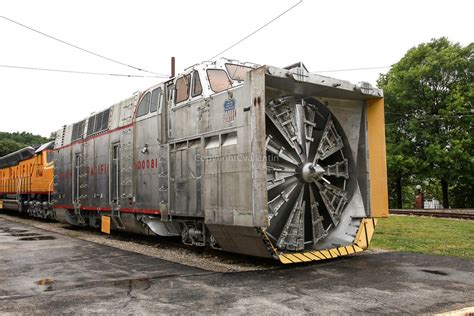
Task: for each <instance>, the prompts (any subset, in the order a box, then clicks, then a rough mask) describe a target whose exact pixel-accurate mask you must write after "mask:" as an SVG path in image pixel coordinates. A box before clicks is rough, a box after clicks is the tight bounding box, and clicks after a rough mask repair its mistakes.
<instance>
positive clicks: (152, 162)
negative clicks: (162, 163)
mask: <svg viewBox="0 0 474 316" xmlns="http://www.w3.org/2000/svg"><path fill="white" fill-rule="evenodd" d="M155 168H158V158H155V159H146V160H145V159H144V160H138V161H135V162H134V163H133V169H135V170H144V169H155Z"/></svg>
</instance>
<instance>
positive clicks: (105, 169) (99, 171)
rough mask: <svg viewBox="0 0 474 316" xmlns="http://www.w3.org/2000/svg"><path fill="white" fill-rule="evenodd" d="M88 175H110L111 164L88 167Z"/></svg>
mask: <svg viewBox="0 0 474 316" xmlns="http://www.w3.org/2000/svg"><path fill="white" fill-rule="evenodd" d="M86 171H87V174H88V175H89V176H91V177H96V176H100V175H103V174H108V173H109V164H99V165H97V166H86Z"/></svg>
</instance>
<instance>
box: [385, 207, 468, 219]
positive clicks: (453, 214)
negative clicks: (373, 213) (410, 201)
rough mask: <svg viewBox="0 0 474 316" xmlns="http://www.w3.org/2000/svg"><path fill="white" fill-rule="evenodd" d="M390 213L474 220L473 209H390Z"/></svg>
mask: <svg viewBox="0 0 474 316" xmlns="http://www.w3.org/2000/svg"><path fill="white" fill-rule="evenodd" d="M390 214H397V215H416V216H430V217H444V218H461V219H471V220H474V210H473V209H454V210H422V209H391V210H390Z"/></svg>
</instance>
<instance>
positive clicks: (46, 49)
mask: <svg viewBox="0 0 474 316" xmlns="http://www.w3.org/2000/svg"><path fill="white" fill-rule="evenodd" d="M297 2H298V0H285V1H283V0H273V1H272V0H268V1H255V0H252V1H250V0H239V1H222V0H212V1H211V0H209V1H207V0H202V1H191V0H189V1H187V0H173V1H144V0H134V1H133V2H132V1H117V0H115V1H98V0H81V1H63V0H62V1H61V0H58V1H52V0H42V1H34V0H31V1H26V0H15V1H13V0H11V1H8V0H7V1H1V2H0V16H5V17H8V18H10V19H13V20H16V21H18V22H21V23H23V24H25V25H27V26H30V27H33V28H35V29H37V30H39V31H42V32H44V33H48V34H50V35H52V36H55V37H58V38H60V39H63V40H65V41H68V42H70V43H73V44H76V45H78V46H80V47H83V48H86V49H89V50H91V51H94V52H96V53H99V54H102V55H105V56H107V57H109V58H112V59H116V60H119V61H122V62H125V63H128V64H131V65H134V66H138V67H142V68H144V69H147V70H151V71H155V72H158V73H165V74H168V73H169V71H170V57H171V56H175V57H176V59H177V64H176V70H177V72H181V71H182V70H184V68H186V67H188V66H191V65H193V64H195V63H198V62H200V61H202V60H207V59H209V58H210V57H212V56H214V55H215V54H217V53H218V52H220V51H221V50H223V49H225V48H227V47H228V46H230V45H231V44H233V43H234V42H236V41H237V40H239V39H241V38H242V37H244V36H245V35H247V34H249V33H250V32H252V31H254V30H255V29H257V28H258V27H260V26H261V25H263V24H264V23H265V22H267V21H269V20H270V19H272V18H274V17H275V16H277V15H278V14H280V13H281V12H283V11H284V10H286V9H287V8H289V7H290V6H291V5H292V4H295V3H297ZM472 12H474V1H456V0H451V1H446V0H445V1H416V0H411V1H393V0H390V1H388V0H387V1H375V0H374V1H349V0H347V1H345V0H344V1H343V0H338V1H311V0H304V2H303V3H301V4H300V5H298V6H297V7H296V8H294V9H293V10H291V11H290V12H288V13H287V14H285V15H284V16H283V17H281V18H280V19H278V20H277V21H275V22H274V23H272V24H270V25H269V26H267V27H266V28H264V29H263V30H262V31H260V32H258V33H257V34H255V35H254V36H252V37H251V38H249V39H248V40H246V41H245V42H243V43H242V44H240V45H238V46H237V47H235V48H233V49H232V50H230V51H228V52H227V53H225V54H224V55H223V56H224V57H228V58H232V59H238V60H241V61H251V62H255V63H258V64H268V65H273V66H280V67H284V66H287V65H289V64H292V63H294V62H297V61H303V62H304V63H305V65H306V67H307V68H308V69H309V70H310V71H317V70H333V69H348V68H362V67H380V66H389V65H391V64H393V63H396V62H397V61H398V60H399V59H400V58H401V57H403V55H404V54H405V52H406V51H407V50H408V49H409V48H411V47H413V46H416V45H418V44H419V43H422V42H427V41H429V40H430V39H431V38H435V37H436V38H437V37H441V36H447V37H448V38H449V39H450V40H451V41H453V42H460V43H461V44H463V45H467V44H468V43H470V42H472V41H473V37H474V36H473V31H474V22H473V20H474V19H473V18H472ZM0 65H15V66H28V67H41V68H56V69H70V70H79V71H93V72H107V73H124V74H145V73H140V72H137V71H134V70H133V69H130V68H127V67H124V66H120V65H118V64H114V63H112V62H108V61H105V60H103V59H99V58H97V57H94V56H92V55H88V54H86V53H83V52H81V51H78V50H76V49H74V48H71V47H68V46H65V45H63V44H60V43H58V42H56V41H53V40H51V39H48V38H46V37H43V36H41V35H39V34H37V33H34V32H31V31H28V30H26V29H24V28H22V27H20V26H18V25H15V24H12V23H10V22H7V21H6V20H4V19H2V18H0ZM387 70H388V69H379V70H366V71H347V72H334V73H324V75H327V76H332V77H336V78H340V79H346V80H349V81H352V82H354V83H357V82H359V81H362V80H364V81H369V82H371V83H373V84H374V83H375V81H376V80H377V78H378V75H379V73H380V72H386V71H387ZM160 81H162V80H161V79H149V78H148V79H143V78H120V77H111V76H90V75H75V74H62V73H49V72H42V71H31V70H16V69H7V68H0V131H8V132H14V131H29V132H32V133H35V134H41V135H43V136H49V135H50V133H51V132H53V131H56V130H57V129H59V128H60V127H61V126H62V125H64V124H70V123H73V122H76V121H79V120H81V119H83V118H84V117H85V116H87V115H88V114H90V113H91V112H94V111H99V110H102V109H104V108H106V107H108V106H110V105H112V104H114V103H116V102H118V101H120V100H122V99H124V98H126V97H128V96H130V95H132V94H133V92H135V91H137V90H144V89H146V88H148V87H150V86H152V85H154V84H156V83H158V82H160Z"/></svg>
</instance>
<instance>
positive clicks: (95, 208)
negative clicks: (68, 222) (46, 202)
mask: <svg viewBox="0 0 474 316" xmlns="http://www.w3.org/2000/svg"><path fill="white" fill-rule="evenodd" d="M54 208H64V209H74V206H72V205H55V206H54ZM81 210H84V211H104V212H110V211H112V209H111V208H110V207H90V206H81ZM120 212H123V213H142V214H155V215H156V214H161V212H160V210H149V209H132V208H121V209H120Z"/></svg>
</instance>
